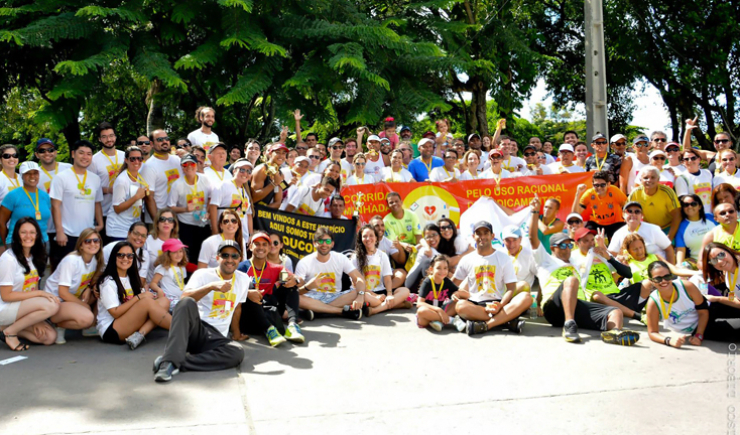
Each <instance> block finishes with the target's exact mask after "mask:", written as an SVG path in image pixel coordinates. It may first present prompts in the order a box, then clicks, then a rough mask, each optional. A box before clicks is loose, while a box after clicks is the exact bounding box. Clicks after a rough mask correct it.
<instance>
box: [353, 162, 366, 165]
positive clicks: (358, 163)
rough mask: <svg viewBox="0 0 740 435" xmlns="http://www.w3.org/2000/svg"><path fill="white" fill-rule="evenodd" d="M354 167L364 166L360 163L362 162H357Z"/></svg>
mask: <svg viewBox="0 0 740 435" xmlns="http://www.w3.org/2000/svg"><path fill="white" fill-rule="evenodd" d="M355 166H365V164H364V163H362V162H357V163H355Z"/></svg>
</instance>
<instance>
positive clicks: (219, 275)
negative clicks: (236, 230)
mask: <svg viewBox="0 0 740 435" xmlns="http://www.w3.org/2000/svg"><path fill="white" fill-rule="evenodd" d="M222 237H223V236H222ZM216 275H218V277H219V278H220V279H221V281H223V280H224V277H222V276H221V271H220V270H219V269H216ZM235 280H236V273H234V274H232V275H231V290H233V289H234V281H235ZM231 290H229V291H231ZM219 293H226V292H219Z"/></svg>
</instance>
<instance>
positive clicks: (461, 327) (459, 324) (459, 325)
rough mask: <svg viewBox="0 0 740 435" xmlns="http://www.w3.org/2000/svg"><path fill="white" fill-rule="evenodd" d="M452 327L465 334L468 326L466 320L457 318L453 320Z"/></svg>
mask: <svg viewBox="0 0 740 435" xmlns="http://www.w3.org/2000/svg"><path fill="white" fill-rule="evenodd" d="M450 323H452V326H454V327H455V329H457V332H465V327H466V326H467V324H466V323H465V320H463V319H461V318H460V316H455V317H453V318H452V322H450Z"/></svg>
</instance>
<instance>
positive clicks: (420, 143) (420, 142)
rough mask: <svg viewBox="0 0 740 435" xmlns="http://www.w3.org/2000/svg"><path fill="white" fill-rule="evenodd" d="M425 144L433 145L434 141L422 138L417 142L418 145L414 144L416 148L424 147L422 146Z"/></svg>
mask: <svg viewBox="0 0 740 435" xmlns="http://www.w3.org/2000/svg"><path fill="white" fill-rule="evenodd" d="M427 142H429V143H431V144H433V143H434V141H433V140H431V139H429V138H428V137H425V138H423V139H422V140H420V141H419V143H418V144H416V146H417V147H420V146H422V145H424V144H425V143H427Z"/></svg>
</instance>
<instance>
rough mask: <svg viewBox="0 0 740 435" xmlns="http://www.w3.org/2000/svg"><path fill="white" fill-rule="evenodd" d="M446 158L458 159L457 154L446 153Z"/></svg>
mask: <svg viewBox="0 0 740 435" xmlns="http://www.w3.org/2000/svg"><path fill="white" fill-rule="evenodd" d="M445 159H455V160H457V156H453V155H452V154H449V155H446V156H445Z"/></svg>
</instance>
